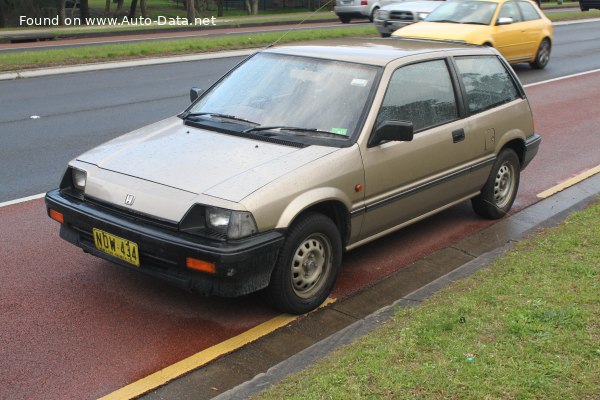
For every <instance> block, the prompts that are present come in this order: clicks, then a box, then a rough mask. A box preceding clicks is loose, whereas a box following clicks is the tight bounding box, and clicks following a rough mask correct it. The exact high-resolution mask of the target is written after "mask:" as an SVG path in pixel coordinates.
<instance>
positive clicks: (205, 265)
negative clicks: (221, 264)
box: [185, 257, 217, 274]
mask: <svg viewBox="0 0 600 400" xmlns="http://www.w3.org/2000/svg"><path fill="white" fill-rule="evenodd" d="M185 266H186V267H188V268H191V269H195V270H196V271H202V272H207V273H209V274H214V273H216V272H217V266H216V265H215V263H211V262H208V261H202V260H198V259H197V258H192V257H187V258H186V259H185Z"/></svg>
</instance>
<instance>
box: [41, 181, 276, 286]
mask: <svg viewBox="0 0 600 400" xmlns="http://www.w3.org/2000/svg"><path fill="white" fill-rule="evenodd" d="M46 207H47V209H48V212H49V209H53V210H55V211H58V212H60V213H62V214H63V216H64V223H63V224H61V228H60V236H61V238H63V239H64V240H66V241H68V242H70V243H72V244H74V245H75V246H78V247H80V248H82V249H83V250H84V251H86V252H88V253H91V254H93V255H95V256H98V257H100V258H104V259H106V260H109V261H111V262H114V263H115V264H119V265H122V266H124V267H128V268H130V269H134V270H137V271H139V272H142V273H145V274H148V275H152V276H154V277H156V278H159V279H161V280H164V281H167V282H169V283H171V284H174V285H176V286H179V287H182V288H185V289H187V290H190V291H194V292H198V293H201V294H203V295H218V296H225V297H235V296H240V295H244V294H247V293H251V292H254V291H257V290H259V289H262V288H264V287H266V286H267V285H268V283H269V279H270V276H271V272H272V270H273V267H274V265H275V262H276V260H277V255H278V252H279V248H280V247H281V246H282V244H283V241H284V233H283V232H280V231H270V232H266V233H263V234H259V235H255V236H253V237H250V238H247V239H243V240H236V241H217V240H210V239H205V238H200V237H195V236H192V235H189V234H186V233H182V232H179V231H177V230H171V229H168V228H163V227H159V226H154V225H151V224H148V223H146V222H144V221H139V220H137V221H136V219H135V218H131V219H128V218H123V217H122V216H121V215H119V214H117V213H113V212H111V211H110V209H107V208H104V207H101V206H98V205H97V204H94V203H90V202H86V201H85V200H80V199H77V198H74V197H72V196H69V195H68V194H65V193H62V192H61V191H60V190H53V191H50V192H48V193H47V194H46ZM93 228H97V229H101V230H103V231H105V232H108V233H110V234H113V235H116V236H119V237H121V238H124V239H127V240H130V241H132V242H135V243H136V244H137V245H138V249H139V253H140V254H139V256H140V266H139V267H136V266H134V265H131V264H129V263H127V262H126V261H122V260H120V259H117V258H115V257H113V256H111V255H108V254H106V253H104V252H103V251H100V250H98V249H96V247H95V245H94V240H93V236H92V230H93ZM187 257H193V258H196V259H200V260H203V261H207V262H212V263H214V264H215V266H216V272H215V274H209V273H205V272H200V271H196V270H192V269H189V268H187V267H186V266H185V263H186V258H187Z"/></svg>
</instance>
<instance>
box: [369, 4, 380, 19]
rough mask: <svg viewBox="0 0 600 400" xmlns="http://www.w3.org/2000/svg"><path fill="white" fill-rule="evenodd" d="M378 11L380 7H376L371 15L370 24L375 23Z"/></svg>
mask: <svg viewBox="0 0 600 400" xmlns="http://www.w3.org/2000/svg"><path fill="white" fill-rule="evenodd" d="M377 10H379V7H375V8H374V9H373V11H371V15H369V22H373V19H374V18H375V13H376V12H377Z"/></svg>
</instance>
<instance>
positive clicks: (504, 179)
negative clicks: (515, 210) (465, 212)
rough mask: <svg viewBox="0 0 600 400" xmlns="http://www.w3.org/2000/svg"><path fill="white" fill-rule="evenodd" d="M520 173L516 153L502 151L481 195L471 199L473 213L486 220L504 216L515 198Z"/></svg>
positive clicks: (506, 150) (508, 150)
mask: <svg viewBox="0 0 600 400" xmlns="http://www.w3.org/2000/svg"><path fill="white" fill-rule="evenodd" d="M520 173H521V163H520V162H519V157H517V153H515V151H514V150H512V149H504V150H502V151H501V152H500V155H499V156H498V158H497V159H496V162H495V163H494V166H493V167H492V171H491V172H490V176H489V177H488V179H487V182H486V183H485V185H484V186H483V188H482V189H481V193H480V194H479V195H477V196H476V197H474V198H473V199H471V204H472V205H473V209H474V210H475V212H476V213H477V214H479V215H480V216H482V217H484V218H488V219H498V218H502V217H503V216H505V215H506V213H508V210H510V208H511V207H512V205H513V202H514V201H515V198H516V197H517V190H518V189H519V180H520Z"/></svg>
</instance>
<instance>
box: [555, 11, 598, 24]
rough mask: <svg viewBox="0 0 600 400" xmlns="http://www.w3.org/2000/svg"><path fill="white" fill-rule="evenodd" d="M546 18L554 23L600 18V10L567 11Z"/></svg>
mask: <svg viewBox="0 0 600 400" xmlns="http://www.w3.org/2000/svg"><path fill="white" fill-rule="evenodd" d="M546 17H548V18H549V19H550V21H552V22H559V21H573V20H579V19H588V18H600V10H590V11H586V12H582V11H565V12H560V13H552V14H546Z"/></svg>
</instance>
